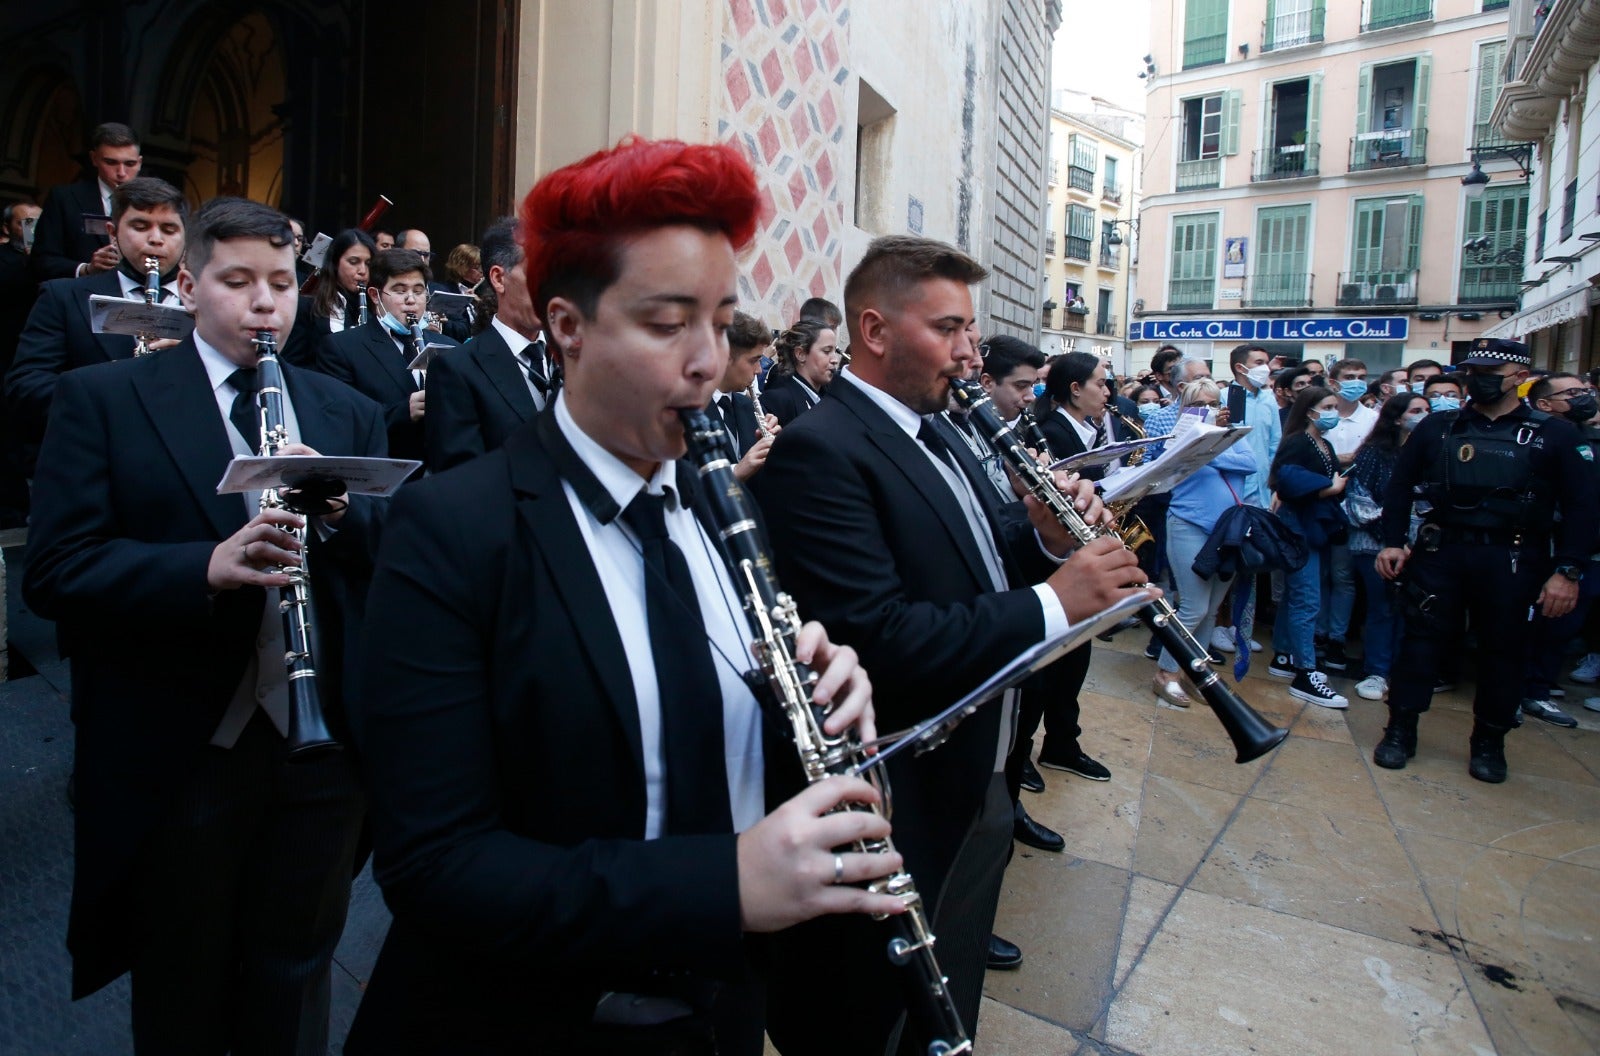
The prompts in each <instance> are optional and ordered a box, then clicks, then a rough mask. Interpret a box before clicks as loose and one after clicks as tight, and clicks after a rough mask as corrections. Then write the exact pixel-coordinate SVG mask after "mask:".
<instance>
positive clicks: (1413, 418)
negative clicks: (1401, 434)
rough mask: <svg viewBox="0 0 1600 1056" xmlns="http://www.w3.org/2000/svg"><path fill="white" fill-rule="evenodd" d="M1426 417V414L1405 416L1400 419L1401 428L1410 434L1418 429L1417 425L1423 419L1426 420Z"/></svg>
mask: <svg viewBox="0 0 1600 1056" xmlns="http://www.w3.org/2000/svg"><path fill="white" fill-rule="evenodd" d="M1426 417H1427V415H1425V414H1407V415H1404V416H1402V417H1401V419H1400V428H1402V429H1404V430H1405V431H1406V432H1408V433H1409V432H1410V431H1411V430H1413V429H1415V428H1416V427H1417V423H1418V422H1420V421H1422V419H1424V418H1426Z"/></svg>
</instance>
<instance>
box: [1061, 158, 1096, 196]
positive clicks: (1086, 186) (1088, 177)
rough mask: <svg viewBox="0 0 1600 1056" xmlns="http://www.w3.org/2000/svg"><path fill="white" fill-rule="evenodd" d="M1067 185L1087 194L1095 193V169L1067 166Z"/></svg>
mask: <svg viewBox="0 0 1600 1056" xmlns="http://www.w3.org/2000/svg"><path fill="white" fill-rule="evenodd" d="M1067 186H1068V187H1071V188H1072V189H1073V190H1075V191H1083V192H1085V193H1087V194H1093V193H1094V170H1093V169H1082V168H1079V167H1078V166H1076V165H1068V166H1067Z"/></svg>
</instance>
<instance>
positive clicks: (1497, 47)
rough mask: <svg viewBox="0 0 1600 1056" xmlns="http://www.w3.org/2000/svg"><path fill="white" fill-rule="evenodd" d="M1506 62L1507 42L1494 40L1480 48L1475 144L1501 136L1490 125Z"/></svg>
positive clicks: (1476, 87) (1474, 128)
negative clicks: (1490, 116)
mask: <svg viewBox="0 0 1600 1056" xmlns="http://www.w3.org/2000/svg"><path fill="white" fill-rule="evenodd" d="M1505 61H1506V42H1505V41H1503V40H1492V41H1490V42H1489V43H1487V44H1481V45H1479V47H1478V76H1477V81H1476V83H1475V84H1474V92H1473V95H1474V101H1473V110H1474V113H1473V142H1474V143H1475V144H1476V143H1490V142H1494V141H1497V140H1498V139H1499V138H1500V137H1499V134H1498V133H1497V132H1496V131H1495V130H1494V128H1493V127H1492V126H1491V125H1490V123H1489V115H1490V114H1492V113H1494V104H1495V101H1496V100H1497V99H1498V98H1499V97H1500V86H1501V83H1502V82H1501V73H1502V69H1501V68H1502V67H1503V66H1504V65H1505Z"/></svg>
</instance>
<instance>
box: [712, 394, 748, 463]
mask: <svg viewBox="0 0 1600 1056" xmlns="http://www.w3.org/2000/svg"><path fill="white" fill-rule="evenodd" d="M717 410H719V411H721V412H722V424H723V425H724V426H726V427H727V430H728V441H729V442H730V443H731V444H733V452H734V454H741V453H742V452H740V450H739V430H737V429H735V428H734V427H733V397H732V396H729V395H728V394H727V393H723V394H722V395H721V396H719V397H717Z"/></svg>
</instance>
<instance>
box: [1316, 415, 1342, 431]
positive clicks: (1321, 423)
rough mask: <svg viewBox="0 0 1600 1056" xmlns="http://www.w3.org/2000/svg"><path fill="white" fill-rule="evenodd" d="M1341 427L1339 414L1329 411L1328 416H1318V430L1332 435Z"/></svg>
mask: <svg viewBox="0 0 1600 1056" xmlns="http://www.w3.org/2000/svg"><path fill="white" fill-rule="evenodd" d="M1338 427H1339V412H1338V411H1329V412H1328V413H1327V414H1319V415H1317V428H1318V429H1321V430H1322V431H1323V432H1325V433H1331V432H1333V431H1334V430H1335V429H1337V428H1338Z"/></svg>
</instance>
